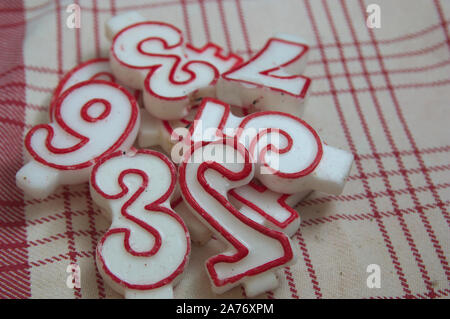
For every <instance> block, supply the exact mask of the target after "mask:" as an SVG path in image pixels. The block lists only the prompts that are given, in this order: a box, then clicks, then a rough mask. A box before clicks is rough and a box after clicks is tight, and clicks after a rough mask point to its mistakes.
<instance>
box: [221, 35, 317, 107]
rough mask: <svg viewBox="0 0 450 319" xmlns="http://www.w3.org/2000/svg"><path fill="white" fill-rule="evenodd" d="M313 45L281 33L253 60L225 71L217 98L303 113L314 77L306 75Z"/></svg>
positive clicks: (246, 104)
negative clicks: (305, 69)
mask: <svg viewBox="0 0 450 319" xmlns="http://www.w3.org/2000/svg"><path fill="white" fill-rule="evenodd" d="M308 51H309V47H308V45H307V44H306V43H305V41H304V40H303V39H300V38H297V37H295V36H292V35H278V36H276V37H274V38H271V39H269V40H268V41H267V43H266V44H265V46H264V47H263V48H262V49H261V50H260V51H259V52H258V53H257V54H256V55H255V56H254V57H252V58H251V59H250V60H248V61H247V62H245V63H243V64H241V65H238V66H237V67H235V68H234V69H232V70H230V71H228V72H225V73H224V74H222V76H221V78H220V80H219V82H218V84H217V89H216V94H217V98H218V99H220V100H222V101H224V102H227V103H229V104H232V105H239V106H241V107H249V106H250V107H252V108H255V109H257V110H263V111H264V110H274V111H281V112H286V113H289V114H292V115H296V116H300V115H301V114H302V112H303V103H304V100H305V98H306V94H307V92H308V88H309V86H310V84H311V79H310V78H308V77H306V76H303V75H302V73H303V71H304V68H305V66H306V61H307V56H308Z"/></svg>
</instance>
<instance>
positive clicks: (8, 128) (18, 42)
mask: <svg viewBox="0 0 450 319" xmlns="http://www.w3.org/2000/svg"><path fill="white" fill-rule="evenodd" d="M15 5H16V6H15V7H14V9H15V11H0V20H1V21H9V22H11V23H12V24H16V26H13V27H11V28H8V29H7V30H2V32H0V74H4V78H3V79H2V80H3V81H4V83H5V84H4V86H3V88H10V86H11V85H13V84H11V83H25V70H24V68H21V67H20V66H22V65H24V61H23V39H24V37H25V26H26V24H25V13H24V8H23V2H22V1H16V2H15ZM11 69H13V70H14V72H10V70H11ZM13 86H14V85H13ZM2 96H3V97H5V99H3V100H1V101H0V111H1V113H2V114H4V115H7V117H8V118H7V119H6V122H7V123H9V124H13V125H3V126H2V130H1V138H0V149H2V150H4V151H5V152H4V153H2V155H1V156H0V176H1V180H2V183H1V185H0V193H1V197H2V198H4V199H7V200H8V201H11V202H14V203H16V205H14V207H13V208H10V207H7V206H3V205H1V206H0V219H1V220H13V221H14V222H13V224H11V225H10V227H1V226H0V242H1V244H0V255H1V256H2V259H3V258H6V259H7V260H8V262H11V261H13V262H15V263H20V264H26V263H27V262H28V250H27V249H26V247H25V246H24V245H23V244H24V243H25V242H26V239H27V229H26V227H25V212H24V210H25V204H24V201H23V193H22V192H21V191H20V190H19V189H18V188H17V187H16V185H15V183H14V181H15V173H16V172H17V170H19V168H20V166H21V165H22V164H23V158H22V147H21V145H22V136H23V128H24V125H23V123H24V120H25V109H24V108H23V107H11V106H10V105H9V103H8V100H9V99H10V98H11V97H13V98H14V99H15V100H17V101H18V102H20V104H21V105H23V104H26V93H25V86H17V87H14V88H12V89H11V88H10V89H8V90H2ZM4 123H5V122H4ZM10 267H11V265H6V264H5V263H2V267H1V268H5V269H6V268H8V271H9V273H8V274H9V275H8V276H2V277H1V284H0V287H1V289H0V297H2V298H29V297H31V283H30V272H29V271H28V270H25V271H24V270H23V269H20V268H19V267H16V268H14V267H12V268H10ZM19 277H20V279H19Z"/></svg>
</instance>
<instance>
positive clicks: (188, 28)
mask: <svg viewBox="0 0 450 319" xmlns="http://www.w3.org/2000/svg"><path fill="white" fill-rule="evenodd" d="M180 1H181V9H182V10H183V20H184V27H185V33H186V37H187V40H188V41H187V42H189V43H192V32H191V24H190V22H189V13H188V10H187V5H186V0H180Z"/></svg>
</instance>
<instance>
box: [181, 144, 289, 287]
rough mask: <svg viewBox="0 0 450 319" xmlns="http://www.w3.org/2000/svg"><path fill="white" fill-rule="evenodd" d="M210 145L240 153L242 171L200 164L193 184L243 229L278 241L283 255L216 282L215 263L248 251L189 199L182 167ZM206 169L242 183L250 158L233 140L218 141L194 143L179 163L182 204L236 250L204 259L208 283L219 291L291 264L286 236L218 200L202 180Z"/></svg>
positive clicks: (218, 196) (220, 198)
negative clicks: (243, 279)
mask: <svg viewBox="0 0 450 319" xmlns="http://www.w3.org/2000/svg"><path fill="white" fill-rule="evenodd" d="M210 143H213V144H220V143H222V144H227V145H231V146H233V147H234V149H235V150H237V151H238V152H240V153H241V155H242V156H243V157H244V159H245V163H244V168H243V169H242V170H241V171H240V172H237V173H236V172H232V171H230V170H228V169H226V168H224V167H223V166H222V165H220V164H219V163H217V162H203V163H202V164H200V166H199V167H198V170H197V180H198V182H199V183H200V185H201V186H202V187H203V190H204V191H206V192H207V193H208V194H209V195H210V196H211V197H213V198H215V199H216V200H217V201H219V203H220V204H222V206H223V207H224V208H226V209H227V210H228V211H229V212H230V213H231V214H232V215H234V216H235V217H236V218H237V219H239V220H240V221H241V222H243V223H244V224H246V225H247V226H249V227H251V228H253V229H255V230H256V231H258V232H260V233H263V234H264V235H266V236H268V237H271V238H274V239H276V240H278V241H279V242H280V244H281V246H282V247H283V252H284V255H283V256H282V257H280V258H277V259H275V260H272V261H270V262H267V263H264V264H262V265H260V266H257V267H254V268H252V269H250V270H247V271H245V272H243V273H241V274H238V275H234V276H231V277H227V278H224V279H220V278H219V277H218V274H217V273H216V271H215V269H214V266H215V265H216V264H217V263H221V262H224V263H235V262H238V261H239V260H241V259H243V258H244V257H246V256H247V255H248V253H249V250H248V249H247V247H245V246H244V245H243V244H242V243H241V242H240V241H239V240H238V239H237V238H235V237H234V236H233V235H232V234H231V233H230V232H228V231H227V230H226V229H225V228H224V227H222V225H221V224H220V222H218V221H217V220H215V219H214V218H213V217H212V216H211V215H210V214H209V213H208V211H206V210H205V209H204V208H203V207H202V206H201V205H200V204H199V203H198V202H197V201H196V200H195V198H194V197H193V196H192V193H191V191H190V189H189V186H188V184H187V181H186V165H187V162H188V161H189V158H190V156H191V155H192V154H193V153H194V151H195V150H197V149H198V148H201V147H203V146H205V145H208V144H210ZM208 169H213V170H215V171H217V172H219V173H220V174H222V176H224V177H226V178H227V179H229V180H232V181H238V180H242V179H244V178H246V177H247V176H248V175H249V174H250V173H251V171H252V163H251V161H250V154H249V153H248V151H247V150H246V149H245V148H244V146H243V145H242V144H240V143H238V142H237V140H236V139H222V140H219V141H214V142H198V143H195V144H194V145H193V147H192V148H190V150H189V151H188V152H187V153H186V154H185V158H184V161H183V162H182V163H181V165H180V167H179V184H180V189H181V192H182V194H183V198H184V199H185V201H187V203H188V204H189V205H190V206H191V207H192V208H193V209H194V210H195V211H196V212H197V213H198V214H199V215H200V216H201V217H202V218H203V219H204V220H205V221H206V222H207V223H208V224H210V225H211V226H212V227H213V228H214V229H216V231H217V232H219V233H220V234H221V236H223V238H225V239H226V240H227V241H228V242H229V243H230V244H231V245H232V246H233V247H234V248H235V249H236V250H237V253H235V254H233V255H231V256H230V255H224V254H219V255H216V256H213V257H211V258H210V259H208V260H207V261H206V268H207V270H208V273H209V275H210V277H211V279H212V281H213V282H214V285H215V286H217V287H220V286H224V285H226V284H230V283H234V282H236V281H238V280H241V279H242V278H244V277H247V276H254V275H257V274H260V273H262V272H266V271H268V270H271V269H273V268H276V267H280V266H282V265H284V264H286V263H288V262H289V261H291V260H292V258H293V257H294V254H293V251H292V247H291V245H290V242H289V238H288V236H287V235H285V234H284V233H282V232H279V231H276V230H273V229H270V228H267V227H265V226H263V225H261V224H259V223H257V222H255V221H253V220H251V219H250V218H248V217H246V216H245V215H243V214H241V213H240V212H239V211H238V210H237V209H236V208H235V207H234V206H233V205H232V204H231V203H230V202H229V201H228V199H227V198H225V197H224V196H222V195H221V194H220V193H219V192H217V191H216V190H215V189H214V188H213V186H212V185H210V183H208V181H207V180H206V178H205V175H204V173H205V171H206V170H208ZM203 190H201V191H203Z"/></svg>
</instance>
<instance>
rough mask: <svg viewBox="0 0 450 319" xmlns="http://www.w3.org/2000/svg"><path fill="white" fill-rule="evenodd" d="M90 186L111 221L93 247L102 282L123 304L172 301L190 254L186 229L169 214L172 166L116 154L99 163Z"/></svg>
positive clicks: (143, 155)
mask: <svg viewBox="0 0 450 319" xmlns="http://www.w3.org/2000/svg"><path fill="white" fill-rule="evenodd" d="M90 182H91V195H92V198H93V199H94V200H95V202H96V203H97V204H99V205H100V206H101V207H103V208H104V209H105V212H106V213H107V217H109V219H111V220H112V224H111V227H110V229H109V230H108V231H107V232H106V234H105V235H104V236H103V237H102V239H100V242H99V244H98V246H97V255H96V256H97V266H98V269H99V271H100V273H101V275H102V276H103V278H104V279H105V281H106V282H107V283H108V284H109V285H110V286H111V287H112V288H113V289H114V290H116V291H117V292H119V293H121V294H123V295H124V296H125V297H126V298H172V297H173V285H175V284H176V282H177V280H179V278H180V275H181V274H182V273H183V271H184V269H185V267H186V265H187V262H188V257H189V252H190V240H189V233H188V231H187V228H186V226H185V224H184V222H183V220H182V219H181V218H180V217H179V216H178V215H177V214H176V213H175V212H174V211H173V210H172V209H171V208H170V198H171V196H172V194H173V191H174V188H175V184H176V170H175V165H174V164H173V163H172V162H171V161H170V160H169V159H168V158H167V157H166V156H164V155H163V154H161V153H159V152H156V151H151V150H139V151H130V153H129V154H123V152H120V151H119V152H115V153H113V154H110V155H107V156H105V157H103V158H102V159H100V160H99V161H98V163H97V164H96V165H95V167H94V168H93V170H92V175H91V180H90Z"/></svg>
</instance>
